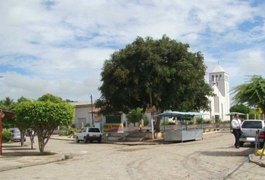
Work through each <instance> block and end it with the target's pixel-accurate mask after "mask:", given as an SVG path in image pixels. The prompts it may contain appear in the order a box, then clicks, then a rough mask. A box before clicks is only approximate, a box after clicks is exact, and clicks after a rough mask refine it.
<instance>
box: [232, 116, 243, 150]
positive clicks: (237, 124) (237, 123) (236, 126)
mask: <svg viewBox="0 0 265 180" xmlns="http://www.w3.org/2000/svg"><path fill="white" fill-rule="evenodd" d="M231 125H232V128H233V134H234V136H235V144H234V145H235V148H237V149H238V148H239V147H240V143H239V138H240V136H241V134H242V132H241V120H240V119H239V117H238V114H235V115H234V118H233V120H232V122H231Z"/></svg>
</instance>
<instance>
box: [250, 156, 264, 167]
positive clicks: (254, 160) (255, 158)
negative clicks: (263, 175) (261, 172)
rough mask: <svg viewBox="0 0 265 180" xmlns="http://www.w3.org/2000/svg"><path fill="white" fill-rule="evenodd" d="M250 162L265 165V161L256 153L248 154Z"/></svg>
mask: <svg viewBox="0 0 265 180" xmlns="http://www.w3.org/2000/svg"><path fill="white" fill-rule="evenodd" d="M248 160H249V162H252V163H255V164H257V165H259V166H260V167H265V162H263V161H262V160H260V159H259V156H255V155H254V154H249V155H248Z"/></svg>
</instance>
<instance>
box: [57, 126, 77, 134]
mask: <svg viewBox="0 0 265 180" xmlns="http://www.w3.org/2000/svg"><path fill="white" fill-rule="evenodd" d="M76 132H77V129H75V128H67V127H64V128H62V129H61V130H60V133H59V136H73V135H74V134H75V133H76Z"/></svg>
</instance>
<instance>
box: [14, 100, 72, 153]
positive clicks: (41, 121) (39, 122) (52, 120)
mask: <svg viewBox="0 0 265 180" xmlns="http://www.w3.org/2000/svg"><path fill="white" fill-rule="evenodd" d="M73 112H74V108H73V107H72V106H71V105H70V104H67V103H64V102H58V103H54V102H51V101H23V102H21V103H18V104H17V106H16V124H23V128H26V127H27V128H32V129H33V130H34V131H35V132H36V133H37V136H38V142H39V150H40V152H44V147H45V145H46V144H47V142H48V140H49V138H50V136H51V134H52V133H53V131H54V130H55V129H56V128H57V127H58V126H60V125H69V124H70V122H71V121H72V119H73V115H74V113H73Z"/></svg>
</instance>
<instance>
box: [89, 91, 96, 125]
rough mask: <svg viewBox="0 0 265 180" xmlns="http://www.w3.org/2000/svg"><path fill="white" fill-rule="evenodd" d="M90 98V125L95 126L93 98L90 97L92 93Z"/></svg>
mask: <svg viewBox="0 0 265 180" xmlns="http://www.w3.org/2000/svg"><path fill="white" fill-rule="evenodd" d="M90 100H91V115H92V127H95V123H94V112H93V111H94V110H93V98H92V94H91V95H90Z"/></svg>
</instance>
